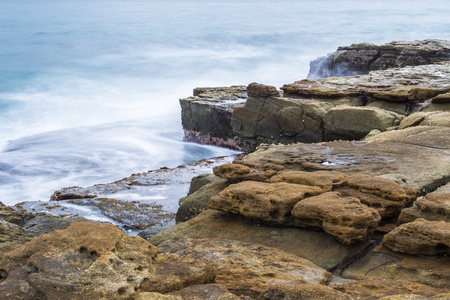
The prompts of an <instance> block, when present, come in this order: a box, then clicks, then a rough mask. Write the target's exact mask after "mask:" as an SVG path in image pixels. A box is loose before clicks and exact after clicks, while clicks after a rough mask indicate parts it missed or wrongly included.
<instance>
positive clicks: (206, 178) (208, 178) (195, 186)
mask: <svg viewBox="0 0 450 300" xmlns="http://www.w3.org/2000/svg"><path fill="white" fill-rule="evenodd" d="M217 180H220V178H219V177H217V176H216V175H214V174H200V175H198V176H195V177H194V178H192V180H191V185H190V186H189V192H188V196H189V195H191V194H193V193H195V192H196V191H198V190H199V189H200V188H201V187H203V186H205V185H207V184H208V183H211V182H214V181H217Z"/></svg>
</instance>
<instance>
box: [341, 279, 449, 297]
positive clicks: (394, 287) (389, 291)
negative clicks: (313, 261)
mask: <svg viewBox="0 0 450 300" xmlns="http://www.w3.org/2000/svg"><path fill="white" fill-rule="evenodd" d="M334 288H335V289H336V290H338V291H341V292H345V293H346V294H348V295H350V296H352V297H353V299H378V298H381V297H385V296H392V295H405V294H414V295H421V296H425V297H431V296H435V295H438V294H442V293H444V292H446V291H448V290H446V289H440V288H434V287H431V286H428V285H424V284H420V283H416V282H410V281H403V280H388V279H380V280H362V281H355V282H351V283H347V284H343V285H338V286H334ZM399 299H404V298H399Z"/></svg>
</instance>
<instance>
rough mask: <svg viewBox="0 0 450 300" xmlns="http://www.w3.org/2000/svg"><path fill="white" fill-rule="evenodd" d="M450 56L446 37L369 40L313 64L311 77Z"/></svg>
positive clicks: (344, 48)
mask: <svg viewBox="0 0 450 300" xmlns="http://www.w3.org/2000/svg"><path fill="white" fill-rule="evenodd" d="M445 60H450V42H449V41H446V40H423V41H413V42H407V41H397V42H392V43H387V44H385V45H379V46H378V45H374V44H370V43H361V44H353V45H351V46H346V47H339V48H338V50H337V51H336V52H334V53H332V54H330V55H328V56H327V57H320V58H318V59H316V60H314V61H312V62H311V64H310V71H309V74H308V78H325V77H333V76H352V75H362V74H366V73H367V72H369V71H373V70H385V69H389V68H398V67H404V66H417V65H426V64H431V63H436V62H441V61H445Z"/></svg>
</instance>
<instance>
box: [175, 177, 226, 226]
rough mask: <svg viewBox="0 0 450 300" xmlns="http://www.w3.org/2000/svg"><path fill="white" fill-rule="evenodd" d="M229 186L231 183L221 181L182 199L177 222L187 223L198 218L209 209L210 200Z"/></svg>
mask: <svg viewBox="0 0 450 300" xmlns="http://www.w3.org/2000/svg"><path fill="white" fill-rule="evenodd" d="M228 185H229V183H227V182H226V181H225V180H223V179H220V180H218V181H214V182H212V183H209V184H207V185H205V186H203V187H201V188H200V189H199V190H197V191H196V192H195V193H193V194H191V195H189V196H187V197H185V198H183V199H181V200H180V201H182V203H181V205H180V207H179V208H178V211H177V214H176V219H175V220H176V222H177V223H179V222H186V221H187V220H190V219H192V218H193V217H195V216H197V215H198V214H199V213H201V212H202V211H204V210H206V209H208V208H209V207H208V202H209V199H211V197H213V196H215V195H217V194H218V193H219V192H220V191H222V190H223V189H225V188H226V187H227V186H228Z"/></svg>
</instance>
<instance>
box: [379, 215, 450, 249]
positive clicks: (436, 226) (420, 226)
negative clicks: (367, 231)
mask: <svg viewBox="0 0 450 300" xmlns="http://www.w3.org/2000/svg"><path fill="white" fill-rule="evenodd" d="M383 245H384V246H386V247H388V248H389V249H391V250H393V251H395V252H401V253H408V254H425V255H449V254H450V223H449V222H445V221H427V220H425V219H416V220H414V221H413V222H409V223H404V224H401V225H400V226H399V227H397V228H396V229H394V230H393V231H391V232H389V233H388V234H386V235H385V236H384V237H383Z"/></svg>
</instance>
